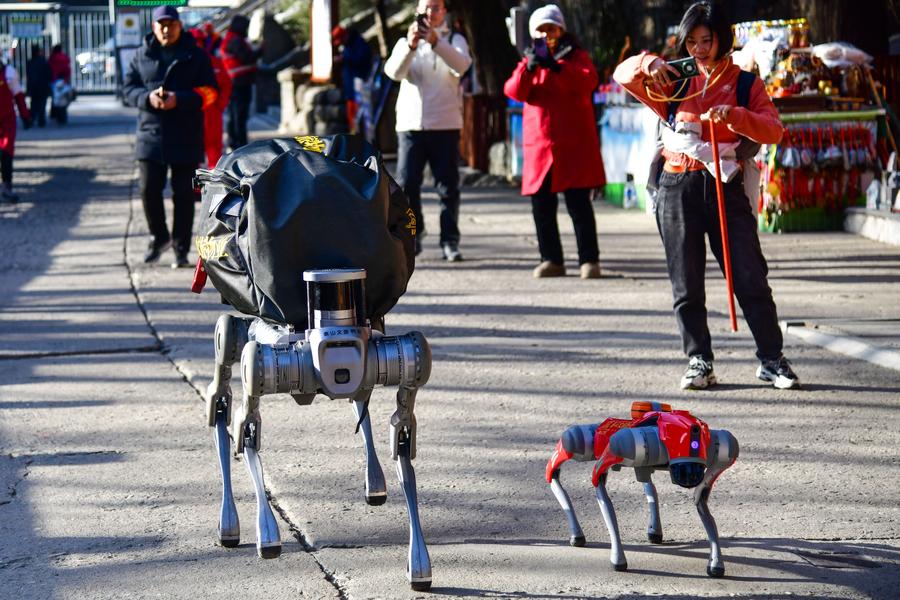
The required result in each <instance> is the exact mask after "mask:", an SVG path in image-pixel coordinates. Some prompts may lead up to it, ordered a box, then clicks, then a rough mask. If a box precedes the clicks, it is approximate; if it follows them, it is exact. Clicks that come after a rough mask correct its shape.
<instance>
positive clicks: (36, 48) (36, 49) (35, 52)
mask: <svg viewBox="0 0 900 600" xmlns="http://www.w3.org/2000/svg"><path fill="white" fill-rule="evenodd" d="M43 53H44V48H43V46H41V45H40V44H32V45H31V55H32V56H40V55H42V54H43Z"/></svg>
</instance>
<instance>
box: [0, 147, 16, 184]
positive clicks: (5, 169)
mask: <svg viewBox="0 0 900 600" xmlns="http://www.w3.org/2000/svg"><path fill="white" fill-rule="evenodd" d="M12 173H13V155H12V154H10V153H9V152H4V151H2V150H0V178H2V181H3V183H5V184H6V185H8V186H10V187H12Z"/></svg>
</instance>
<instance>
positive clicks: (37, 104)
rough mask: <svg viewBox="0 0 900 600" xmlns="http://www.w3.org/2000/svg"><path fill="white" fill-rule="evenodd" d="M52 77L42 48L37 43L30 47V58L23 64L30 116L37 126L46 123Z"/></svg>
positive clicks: (42, 125)
mask: <svg viewBox="0 0 900 600" xmlns="http://www.w3.org/2000/svg"><path fill="white" fill-rule="evenodd" d="M52 82H53V77H52V74H51V72H50V63H48V62H47V59H46V58H45V57H44V49H43V48H41V47H40V46H38V45H37V44H35V45H33V46H32V47H31V60H29V61H28V63H27V64H26V65H25V87H26V93H27V95H28V97H29V98H31V107H30V108H31V118H32V119H34V122H35V123H36V124H37V126H38V127H44V126H45V125H47V98H49V97H50V85H51V83H52Z"/></svg>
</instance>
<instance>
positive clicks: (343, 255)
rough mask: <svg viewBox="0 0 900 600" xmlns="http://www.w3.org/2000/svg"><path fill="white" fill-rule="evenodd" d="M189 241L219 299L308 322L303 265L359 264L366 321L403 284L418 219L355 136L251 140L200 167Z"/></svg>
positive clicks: (247, 310) (385, 307) (388, 304)
mask: <svg viewBox="0 0 900 600" xmlns="http://www.w3.org/2000/svg"><path fill="white" fill-rule="evenodd" d="M197 179H198V181H199V182H200V183H201V184H202V197H203V205H202V206H203V208H202V212H201V223H200V227H199V233H198V235H197V236H196V238H195V241H196V246H197V251H198V253H199V254H200V258H201V260H202V261H203V266H204V268H205V270H206V272H207V274H208V276H209V279H210V280H211V281H212V283H213V285H215V287H216V289H217V290H218V291H219V293H220V294H221V295H222V299H223V301H225V302H226V303H228V304H230V305H232V306H233V307H234V308H235V309H237V310H238V311H240V312H242V313H244V314H248V315H255V316H259V317H262V318H263V319H265V320H267V321H272V322H276V323H283V324H290V325H293V326H295V327H296V328H298V329H301V330H302V329H306V328H307V326H308V323H307V306H306V284H305V282H304V281H303V271H304V270H307V269H340V268H364V269H366V274H367V275H366V281H365V290H366V309H367V316H368V317H369V319H371V320H372V322H373V324H374V323H376V322H377V321H378V320H379V319H380V318H381V317H383V316H384V315H385V314H386V313H387V312H388V311H389V310H390V309H391V308H392V307H393V306H394V304H396V303H397V300H398V299H399V298H400V296H402V295H403V293H404V292H405V291H406V284H407V282H408V281H409V278H410V277H411V276H412V273H413V269H414V268H415V235H416V220H415V216H414V215H413V212H412V210H410V208H409V203H408V201H407V199H406V195H405V194H404V193H403V191H402V189H401V188H400V187H399V186H398V185H397V184H396V183H395V182H394V180H393V179H392V178H391V177H390V175H389V174H388V172H387V170H386V169H385V167H384V164H383V162H382V160H381V156H380V155H379V154H378V153H377V151H376V150H375V149H374V148H373V147H372V145H371V144H369V143H368V142H366V141H365V140H364V139H363V138H362V137H360V136H354V135H335V136H331V137H315V136H301V137H297V138H281V139H272V140H265V141H259V142H254V143H252V144H249V145H247V146H244V147H242V148H239V149H238V150H235V151H234V152H232V153H231V154H228V155H226V156H224V157H222V158H221V159H220V160H219V163H218V164H217V165H216V168H215V169H213V170H211V171H206V170H203V169H199V170H198V171H197Z"/></svg>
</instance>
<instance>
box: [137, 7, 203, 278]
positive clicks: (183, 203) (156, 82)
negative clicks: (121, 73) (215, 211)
mask: <svg viewBox="0 0 900 600" xmlns="http://www.w3.org/2000/svg"><path fill="white" fill-rule="evenodd" d="M123 90H124V93H125V100H126V102H127V103H128V104H130V105H131V106H136V107H137V108H138V109H139V114H138V125H137V140H136V143H135V158H136V159H137V163H138V170H139V172H140V193H141V201H142V202H143V206H144V216H145V217H146V218H147V226H148V227H149V229H150V236H151V237H150V241H149V243H148V246H147V252H146V254H145V255H144V262H145V263H153V262H156V261H157V260H159V257H160V255H161V254H162V252H163V251H164V250H166V249H167V248H168V247H169V246H170V245H173V244H174V250H175V261H174V262H173V263H172V267H173V268H177V267H187V266H189V262H188V258H187V257H188V250H189V248H190V243H191V236H192V233H193V222H194V202H195V199H196V195H195V194H194V185H193V177H194V171H195V170H196V169H197V165H199V164H200V163H201V162H202V161H203V153H204V146H203V108H204V107H208V106H211V105H212V104H213V103H215V101H216V98H217V96H218V94H217V91H216V79H215V75H214V74H213V70H212V66H211V65H210V63H209V58H208V57H207V55H206V52H204V51H203V49H201V48H198V47H197V45H196V44H195V43H194V38H193V37H192V36H190V35H183V32H182V24H181V21H180V19H179V17H178V11H177V10H176V9H175V7H173V6H159V7H157V8H156V9H155V10H154V11H153V32H152V33H151V34H149V35H148V36H147V37H146V38H145V39H144V44H143V45H142V46H141V47H140V48H139V49H138V50H137V52H135V55H134V57H133V58H132V60H131V64H130V66H129V68H128V73H127V74H126V76H125V83H124V88H123ZM169 170H171V186H172V203H173V206H174V209H173V216H172V233H171V234H170V233H169V229H168V228H167V226H166V211H165V206H164V204H163V190H164V189H165V185H166V174H167V171H169Z"/></svg>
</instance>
